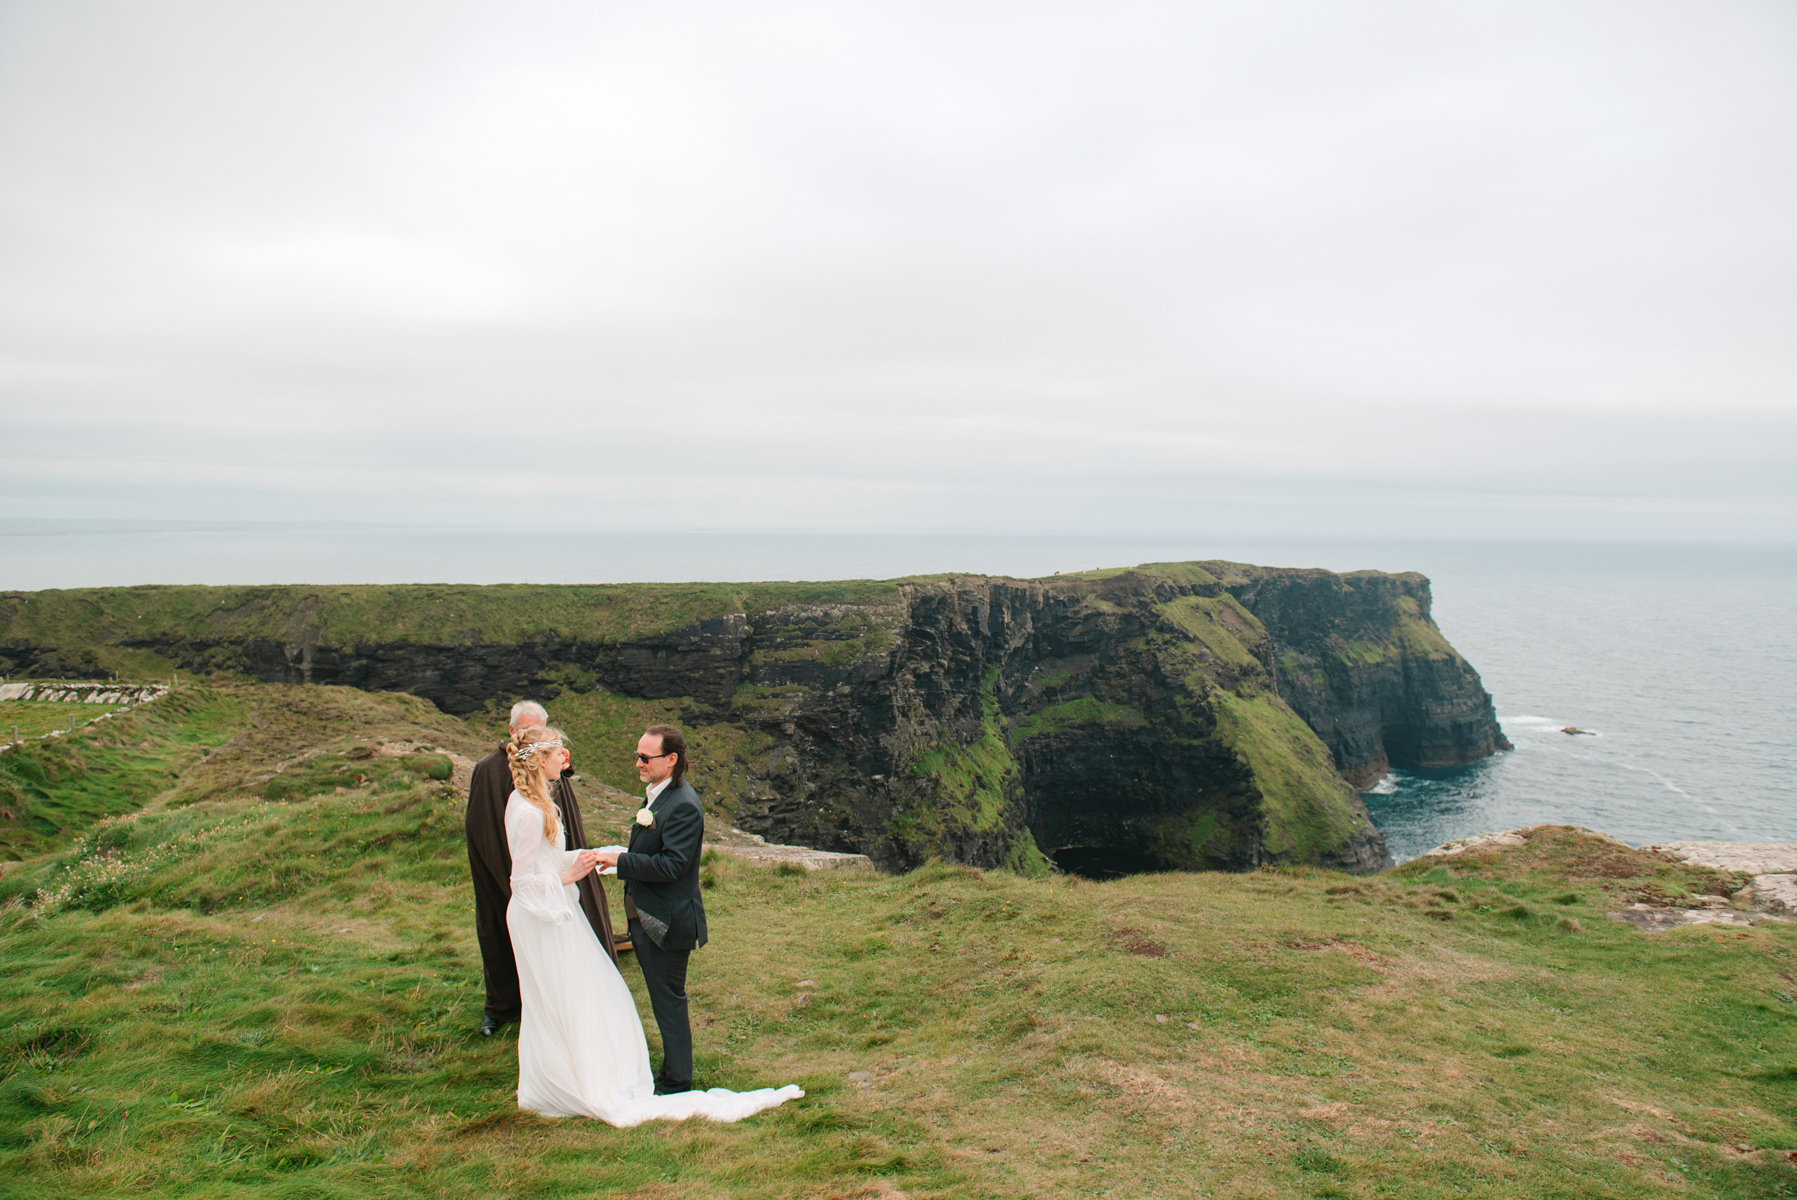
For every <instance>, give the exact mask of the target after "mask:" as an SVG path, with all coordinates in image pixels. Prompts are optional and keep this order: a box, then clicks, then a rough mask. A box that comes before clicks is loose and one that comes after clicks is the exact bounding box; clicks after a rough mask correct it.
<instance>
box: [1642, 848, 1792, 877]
mask: <svg viewBox="0 0 1797 1200" xmlns="http://www.w3.org/2000/svg"><path fill="white" fill-rule="evenodd" d="M1641 848H1642V849H1643V850H1646V851H1648V852H1649V853H1651V854H1663V855H1665V856H1666V857H1667V858H1675V859H1677V860H1678V861H1679V862H1682V863H1689V864H1690V865H1691V866H1694V867H1714V868H1716V869H1717V870H1718V871H1739V872H1741V873H1742V874H1744V875H1791V874H1797V842H1650V843H1649V844H1647V845H1645V846H1643V847H1641Z"/></svg>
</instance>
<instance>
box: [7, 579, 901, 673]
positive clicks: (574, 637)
mask: <svg viewBox="0 0 1797 1200" xmlns="http://www.w3.org/2000/svg"><path fill="white" fill-rule="evenodd" d="M898 595H899V592H898V587H897V585H896V584H894V583H881V582H871V581H865V580H847V581H842V582H830V583H691V584H662V583H638V584H609V585H602V586H559V585H547V584H495V585H490V586H473V585H454V584H405V585H393V586H373V585H363V586H314V585H294V586H287V587H199V586H145V587H129V588H78V589H71V590H67V591H42V592H10V593H0V644H4V643H6V642H9V641H11V642H19V643H26V642H29V643H34V644H36V645H40V646H62V647H85V648H86V650H85V651H84V653H85V655H86V658H87V660H88V661H85V662H84V663H82V664H80V665H83V666H87V667H89V668H94V669H116V670H118V671H120V673H121V675H122V676H126V677H131V678H136V677H148V678H166V677H167V676H168V674H169V672H170V670H171V669H172V668H171V665H170V664H169V663H168V662H167V661H166V660H164V659H161V658H158V657H156V656H155V655H154V654H153V653H151V652H150V651H148V650H145V649H144V648H143V646H142V645H139V646H137V647H130V646H125V645H122V643H125V642H135V643H143V644H152V645H153V644H155V643H157V642H164V643H173V642H192V641H200V642H207V641H220V640H236V641H243V640H245V639H248V638H257V637H260V638H269V639H272V640H274V641H278V642H294V641H311V642H315V643H318V644H323V645H338V646H360V645H369V644H376V643H395V642H398V643H422V644H433V645H466V644H481V643H495V642H497V643H504V642H515V641H520V640H523V639H525V638H530V637H541V636H548V637H552V638H562V639H567V640H569V641H601V642H617V641H621V640H626V639H631V638H641V637H646V636H652V635H654V634H658V633H667V632H670V631H673V630H676V629H684V628H686V627H688V626H690V625H693V624H695V623H697V622H700V621H705V620H710V619H716V618H718V617H723V616H726V615H728V614H731V613H738V612H743V611H749V610H757V609H769V608H776V607H780V606H782V605H788V604H799V605H819V604H863V605H890V604H892V603H894V602H895V601H896V600H897V598H898Z"/></svg>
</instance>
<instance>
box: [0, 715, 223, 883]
mask: <svg viewBox="0 0 1797 1200" xmlns="http://www.w3.org/2000/svg"><path fill="white" fill-rule="evenodd" d="M81 707H88V706H81ZM92 707H95V708H97V707H98V706H97V705H95V706H92ZM247 713H248V709H247V707H246V704H245V702H244V700H242V699H241V698H240V697H239V696H237V695H233V694H231V693H228V692H220V691H217V690H214V689H209V688H197V687H194V688H181V689H179V690H177V691H175V692H174V693H172V694H170V695H168V696H164V697H163V698H162V699H160V700H156V701H153V702H151V703H149V704H144V705H140V706H139V707H138V708H136V709H134V710H132V711H131V712H129V713H126V714H123V715H119V716H115V717H112V718H110V719H108V720H106V721H103V722H100V723H98V724H95V725H89V726H85V727H83V729H82V730H81V731H80V733H79V734H75V735H70V736H65V737H60V738H49V739H45V740H43V741H37V742H26V743H24V744H23V745H20V746H18V747H15V748H14V749H12V750H9V751H8V752H7V753H5V754H0V857H7V858H13V857H18V856H20V855H24V854H31V853H39V852H41V851H42V850H44V849H45V848H47V847H49V846H51V845H54V844H56V843H57V842H59V841H63V840H66V839H67V838H68V837H69V836H70V835H71V834H72V833H74V832H75V831H78V830H81V829H84V828H86V827H87V826H89V825H91V824H92V823H93V822H95V821H97V820H100V819H102V818H104V817H108V816H113V815H116V814H120V813H128V812H134V811H136V810H137V809H138V808H141V807H142V806H144V805H146V804H149V803H151V802H153V801H155V800H156V799H157V798H158V797H159V796H160V795H162V794H163V793H164V792H166V791H168V790H170V789H172V788H174V787H175V786H176V784H177V783H178V782H179V781H180V780H181V778H182V776H183V773H184V772H186V771H188V770H189V769H190V768H192V767H193V766H195V765H196V764H197V763H198V762H199V760H200V759H201V758H202V757H204V756H205V754H206V753H207V752H208V751H210V750H212V749H213V748H214V747H217V746H218V745H220V744H222V743H223V742H225V741H226V740H228V739H229V738H230V736H231V735H232V734H233V733H234V732H236V731H237V730H238V729H239V728H240V727H241V725H242V724H243V722H244V721H245V720H246V717H247Z"/></svg>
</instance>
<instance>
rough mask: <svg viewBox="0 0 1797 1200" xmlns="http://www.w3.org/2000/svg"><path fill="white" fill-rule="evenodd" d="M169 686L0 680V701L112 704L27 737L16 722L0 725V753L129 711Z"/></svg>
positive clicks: (166, 690) (169, 689) (87, 681)
mask: <svg viewBox="0 0 1797 1200" xmlns="http://www.w3.org/2000/svg"><path fill="white" fill-rule="evenodd" d="M172 688H173V684H172V683H95V682H92V681H90V680H66V679H34V680H25V681H23V682H19V683H4V682H0V700H36V701H41V702H45V703H61V704H107V705H112V706H114V707H112V708H111V709H109V710H108V711H106V712H103V713H96V714H95V715H94V716H92V717H89V718H87V719H86V720H77V719H76V718H74V717H71V718H70V719H69V727H68V728H67V729H52V730H50V731H49V732H48V733H40V734H34V735H33V736H32V737H29V738H21V737H20V736H19V727H18V726H17V725H14V726H13V727H12V728H11V729H10V730H6V729H4V728H3V727H0V734H3V735H4V737H5V741H4V744H0V754H4V753H6V752H7V751H8V750H10V749H12V748H13V747H14V746H17V745H21V744H22V743H24V742H27V741H38V740H41V739H43V738H53V737H61V736H62V735H63V734H65V733H73V732H74V731H75V730H76V729H77V728H79V727H80V726H83V725H91V724H93V723H94V722H95V721H104V720H105V719H106V718H107V717H111V716H115V715H117V714H118V713H122V712H129V711H131V710H132V709H134V708H136V707H137V706H138V705H140V704H147V703H149V702H150V701H152V700H159V699H161V698H162V697H164V696H166V695H168V694H169V692H170V691H171V690H172Z"/></svg>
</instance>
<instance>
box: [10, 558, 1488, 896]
mask: <svg viewBox="0 0 1797 1200" xmlns="http://www.w3.org/2000/svg"><path fill="white" fill-rule="evenodd" d="M1429 609H1430V595H1429V582H1428V580H1427V579H1425V578H1424V577H1422V576H1421V575H1416V574H1397V575H1388V574H1384V573H1380V572H1354V573H1349V574H1336V573H1332V572H1328V571H1320V570H1288V569H1277V568H1263V567H1253V566H1245V565H1242V564H1235V563H1223V562H1203V563H1162V564H1150V565H1146V566H1142V567H1137V568H1133V569H1129V570H1119V571H1097V572H1090V573H1086V574H1082V575H1072V576H1057V577H1052V578H1046V579H1006V578H996V577H986V576H969V575H955V576H941V577H927V578H914V579H906V580H897V581H888V582H850V583H838V584H694V585H664V584H657V585H616V586H595V587H555V586H516V587H513V586H496V587H450V586H433V585H412V586H403V587H375V586H369V587H268V588H201V587H190V588H178V587H176V588H171V587H144V588H113V589H91V590H83V591H66V592H39V593H11V594H7V595H4V596H0V670H4V671H6V672H8V673H10V674H14V675H18V674H33V673H38V674H42V673H50V672H52V671H54V673H57V674H61V675H65V676H75V675H81V674H99V673H104V672H106V671H109V670H118V671H120V672H121V673H127V674H128V673H130V672H132V671H134V670H135V671H137V672H139V673H149V672H151V671H158V672H162V673H166V672H167V670H170V669H173V668H177V667H178V668H181V669H183V670H187V671H201V672H204V671H208V670H213V671H219V670H222V671H227V672H232V673H239V674H244V675H249V676H252V677H255V678H258V679H262V680H267V681H271V682H289V683H333V684H347V685H350V686H354V687H358V688H364V689H369V690H379V691H403V692H410V693H413V694H415V695H419V696H422V697H425V698H427V699H429V700H431V701H432V702H433V703H435V704H436V705H437V706H438V707H439V708H442V709H444V710H446V711H449V712H452V713H457V714H467V713H473V712H477V711H481V710H483V709H492V708H494V707H495V706H497V705H502V704H504V703H509V701H510V700H512V699H513V698H515V697H520V696H533V697H536V698H539V699H543V700H545V701H547V702H549V703H550V704H552V705H554V706H556V711H557V712H558V714H559V713H562V712H572V711H583V712H587V713H589V714H591V713H605V712H615V713H622V712H623V710H624V709H627V708H628V706H629V705H630V704H631V703H633V702H638V703H640V702H642V701H671V702H674V703H675V704H676V705H677V711H678V715H679V719H681V720H682V721H683V722H684V723H685V724H686V725H687V726H689V728H690V731H691V733H692V735H693V740H694V744H695V747H699V748H700V755H699V757H700V759H701V760H703V759H705V758H706V757H707V756H709V757H710V758H711V760H712V761H710V762H705V761H701V762H700V763H699V764H697V765H696V768H695V773H696V776H697V777H698V778H699V780H700V782H701V785H702V786H704V785H705V784H706V783H707V782H709V783H710V784H711V786H710V792H711V794H710V795H709V796H708V800H709V801H710V802H711V803H714V804H715V805H717V806H718V807H719V808H720V809H721V810H722V811H724V812H725V813H727V814H728V815H729V816H730V818H731V819H732V820H733V821H734V822H735V824H736V825H737V826H739V827H741V828H743V829H746V830H750V831H752V832H754V833H757V834H761V835H763V836H766V837H767V838H769V839H770V840H775V841H779V842H785V843H793V844H798V845H803V846H811V847H816V848H819V849H826V850H835V851H841V852H850V853H864V854H867V855H868V856H869V857H870V858H872V859H873V860H874V861H875V862H876V863H878V864H880V865H881V866H884V867H888V868H901V869H902V868H908V867H911V866H915V865H917V864H919V863H921V862H923V861H925V860H926V859H928V858H931V857H942V858H945V859H949V860H952V861H960V862H967V863H971V864H975V865H980V866H996V865H1001V864H1007V863H1008V864H1010V865H1012V866H1015V867H1019V868H1022V869H1026V870H1027V869H1032V868H1035V867H1040V866H1041V865H1042V864H1043V859H1044V856H1046V858H1047V859H1051V860H1052V861H1053V862H1054V863H1056V864H1057V865H1059V866H1061V867H1062V868H1065V869H1070V870H1074V871H1079V872H1083V873H1091V874H1101V875H1102V874H1115V873H1125V872H1133V871H1144V870H1164V869H1180V868H1204V869H1228V870H1240V869H1248V868H1252V867H1255V866H1258V865H1261V864H1265V863H1278V862H1303V863H1315V864H1319V865H1326V866H1332V867H1339V868H1344V869H1347V870H1351V871H1359V872H1369V871H1376V870H1380V869H1382V868H1384V867H1386V866H1389V865H1390V864H1391V858H1390V856H1389V854H1388V853H1387V851H1386V848H1385V841H1384V838H1383V837H1382V836H1381V835H1380V834H1379V832H1378V830H1377V829H1375V828H1374V827H1373V825H1372V823H1371V821H1370V820H1369V819H1368V817H1367V813H1366V808H1365V806H1364V805H1363V804H1362V803H1361V801H1360V798H1359V795H1358V793H1357V792H1356V790H1355V784H1357V783H1364V782H1367V781H1370V780H1371V779H1374V778H1377V777H1378V776H1379V775H1380V774H1382V773H1383V772H1384V771H1385V770H1386V769H1387V768H1388V767H1390V766H1392V765H1399V766H1405V765H1417V766H1443V765H1452V764H1458V763H1466V762H1471V761H1474V760H1476V759H1479V758H1482V757H1484V756H1486V755H1489V754H1491V753H1492V752H1493V751H1494V750H1497V749H1501V748H1508V743H1507V742H1505V740H1504V737H1503V734H1502V731H1501V730H1500V729H1499V728H1498V725H1497V721H1496V718H1495V715H1494V713H1493V709H1492V705H1491V699H1490V697H1489V696H1488V695H1487V694H1486V692H1485V690H1484V688H1483V687H1482V686H1481V685H1480V682H1479V677H1478V675H1477V674H1476V673H1475V672H1474V671H1473V669H1472V668H1471V667H1470V666H1469V665H1468V664H1467V663H1466V661H1465V660H1464V659H1463V658H1461V656H1460V655H1459V654H1458V653H1457V652H1455V650H1454V648H1453V647H1452V646H1450V645H1449V644H1448V642H1447V641H1446V639H1444V638H1443V637H1442V635H1441V633H1440V631H1439V630H1438V629H1437V628H1436V627H1435V624H1434V622H1433V620H1432V619H1431V618H1430V611H1429ZM608 706H610V707H609V708H608ZM631 711H635V710H631ZM595 719H597V718H595ZM630 719H631V717H630V716H629V715H628V714H627V713H626V714H624V715H620V716H617V717H616V721H621V722H624V723H628V721H629V720H630ZM614 723H615V722H614ZM724 760H727V761H724Z"/></svg>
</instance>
